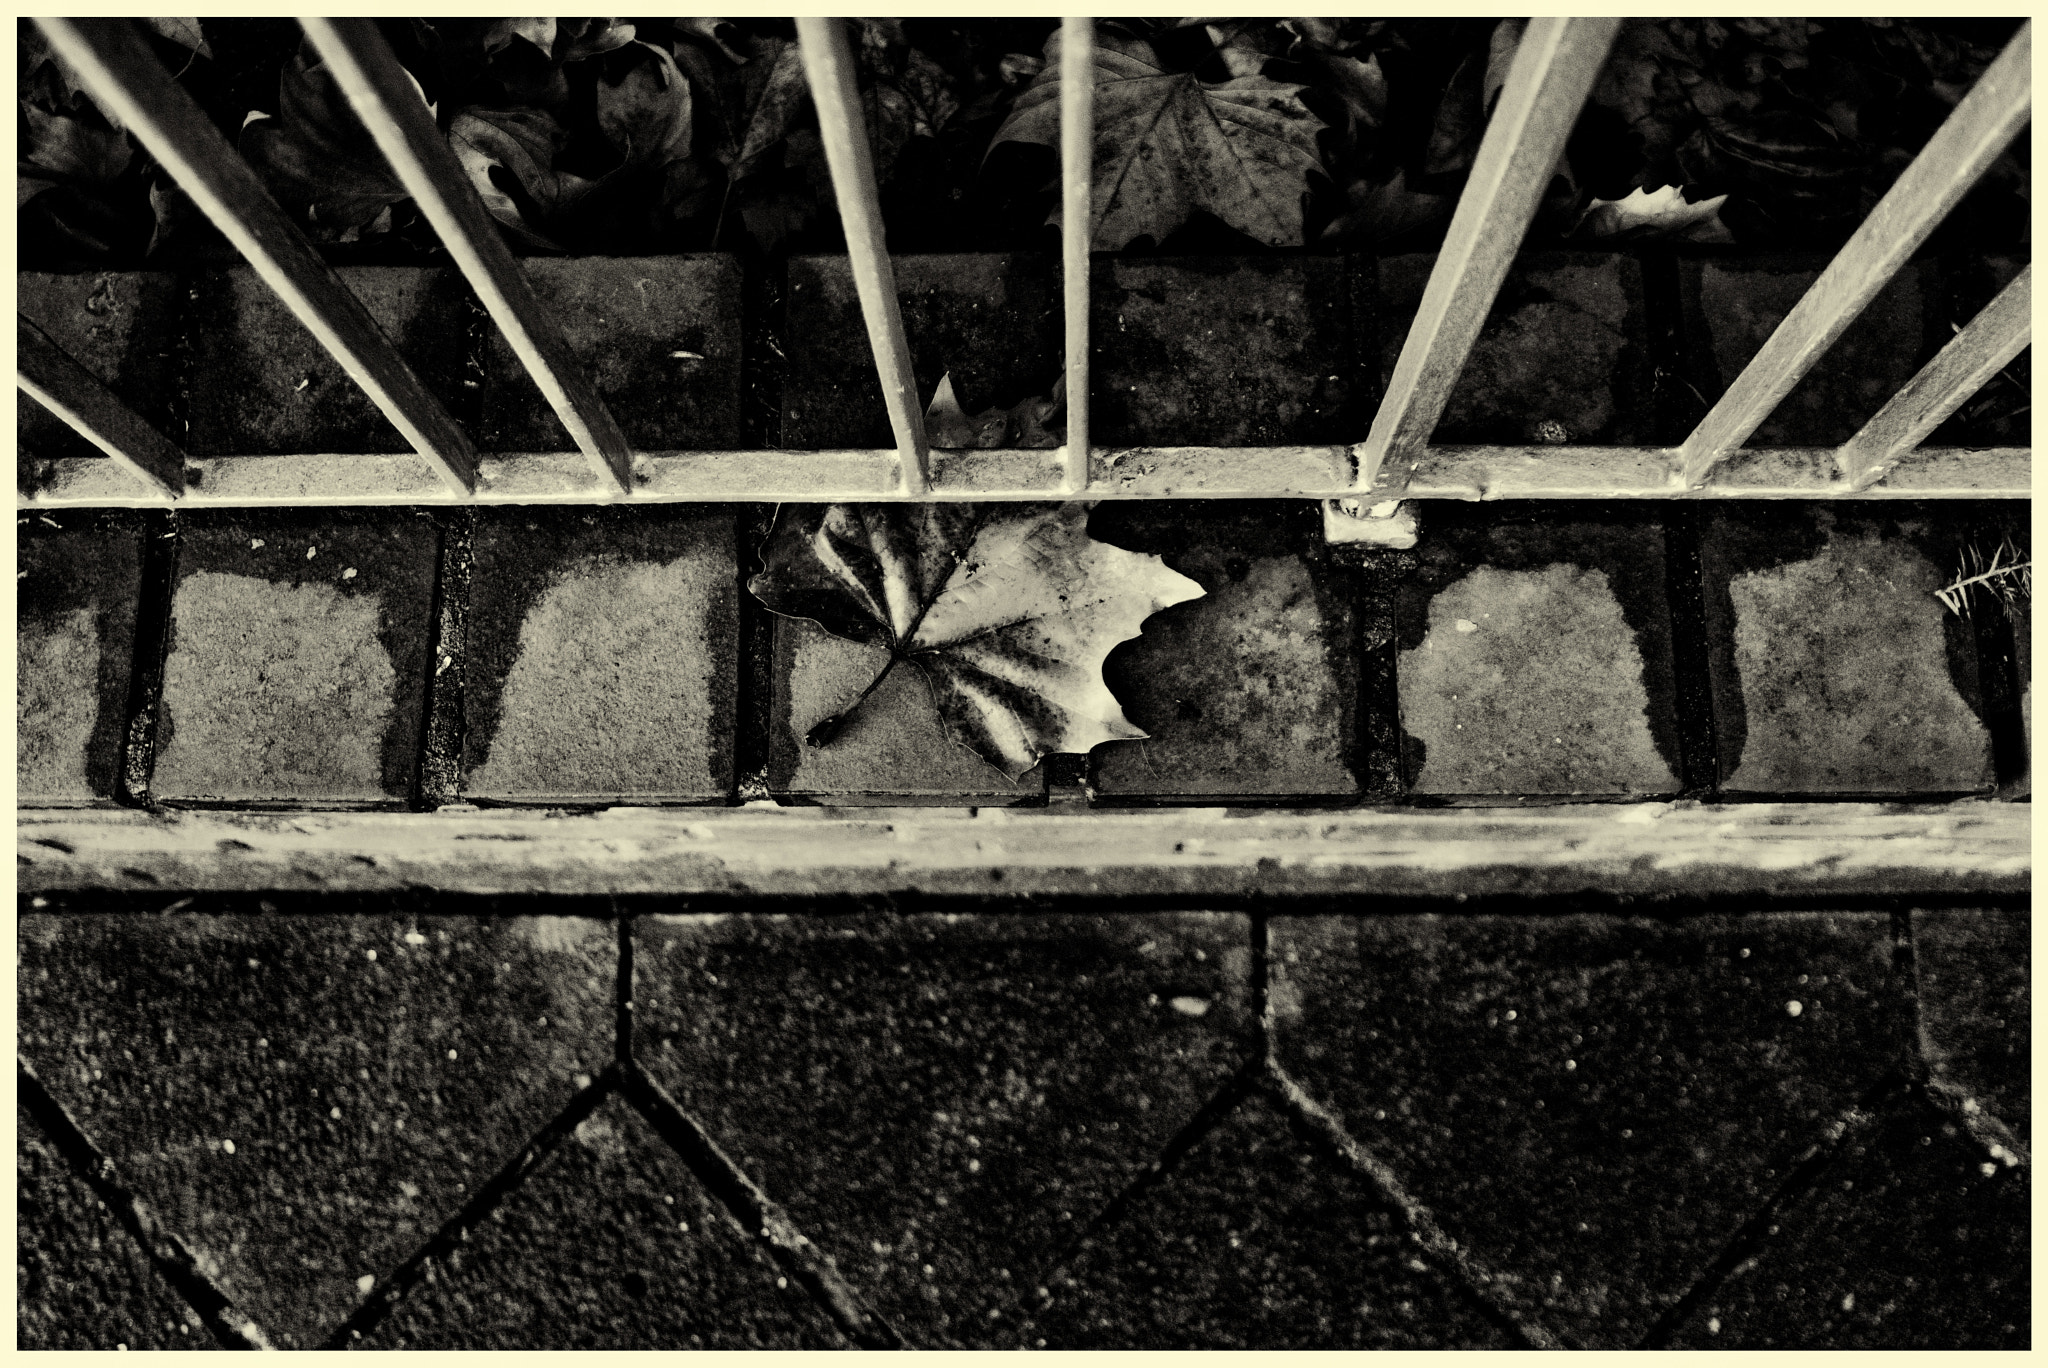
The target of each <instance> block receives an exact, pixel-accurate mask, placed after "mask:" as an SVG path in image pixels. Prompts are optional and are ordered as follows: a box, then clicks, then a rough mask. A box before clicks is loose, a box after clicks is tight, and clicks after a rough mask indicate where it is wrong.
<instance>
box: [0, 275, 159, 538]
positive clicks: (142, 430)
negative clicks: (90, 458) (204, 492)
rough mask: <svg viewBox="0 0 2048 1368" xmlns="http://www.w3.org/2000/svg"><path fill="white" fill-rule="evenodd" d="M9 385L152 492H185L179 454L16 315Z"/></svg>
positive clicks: (45, 334) (131, 410)
mask: <svg viewBox="0 0 2048 1368" xmlns="http://www.w3.org/2000/svg"><path fill="white" fill-rule="evenodd" d="M14 383H15V384H16V385H18V386H20V387H21V389H22V390H23V391H24V392H26V393H27V394H28V396H29V397H30V398H31V399H34V400H35V401H36V402H37V403H39V404H41V405H42V406H43V407H44V408H46V409H48V410H49V411H50V412H52V413H54V414H56V415H57V416H58V417H59V418H62V419H63V420H64V421H65V422H67V423H69V424H70V425H71V426H72V427H73V428H74V429H76V430H77V432H78V433H79V435H80V436H82V437H84V438H85V439H86V440H87V441H89V442H91V443H92V444H93V445H94V446H96V447H98V448H99V449H100V450H101V451H104V452H106V453H107V455H109V456H111V457H112V458H113V459H114V464H116V465H118V466H120V467H121V469H123V470H125V471H127V472H128V473H129V474H131V475H133V476H134V477H135V478H136V479H138V480H140V481H142V482H143V483H144V484H146V485H148V486H149V487H150V488H151V489H152V490H154V491H155V492H157V493H159V494H168V495H169V496H170V497H171V498H173V499H175V498H177V497H178V496H179V495H180V494H183V493H184V492H185V453H184V452H182V451H180V450H179V449H178V448H177V447H176V446H175V445H174V444H172V442H171V441H170V439H169V438H167V437H165V436H164V435H163V434H162V433H160V432H158V431H157V430H156V429H155V428H153V427H151V426H150V425H149V424H148V423H145V422H143V421H142V416H141V415H140V414H138V413H136V411H135V410H134V409H131V408H129V407H128V405H126V404H125V403H123V402H122V401H121V397H120V396H119V395H117V394H115V393H114V392H113V391H112V390H110V389H108V388H107V387H106V386H105V385H103V384H101V383H100V378H99V377H98V376H96V375H94V374H93V373H92V372H91V371H89V370H87V369H86V368H85V367H84V366H81V365H79V364H78V362H77V360H76V359H74V358H73V357H72V355H71V354H70V353H69V352H67V351H65V350H64V349H63V348H62V347H60V346H58V345H57V344H56V343H55V342H54V341H52V340H51V338H50V335H49V334H48V333H46V332H44V331H43V330H42V329H41V328H39V327H37V326H36V325H35V324H34V323H33V322H32V321H30V320H29V319H27V318H24V317H22V316H21V315H20V314H16V315H15V326H14Z"/></svg>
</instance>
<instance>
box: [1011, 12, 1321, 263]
mask: <svg viewBox="0 0 2048 1368" xmlns="http://www.w3.org/2000/svg"><path fill="white" fill-rule="evenodd" d="M1059 46H1060V36H1059V34H1058V33H1057V32H1055V33H1054V34H1053V35H1052V37H1051V38H1050V39H1048V40H1047V42H1046V45H1045V70H1044V71H1042V72H1041V73H1039V76H1038V79H1037V80H1035V81H1033V82H1032V83H1031V87H1030V89H1028V90H1026V91H1025V92H1024V93H1023V94H1022V95H1020V96H1018V97H1017V104H1016V107H1015V108H1014V109H1012V110H1011V111H1010V117H1009V118H1008V119H1006V120H1005V121H1004V123H1003V126H1002V127H1001V128H999V129H997V130H996V136H995V142H1004V141H1013V142H1035V143H1044V144H1046V145H1047V146H1049V147H1058V146H1059V137H1060V124H1059V103H1060V101H1059V92H1060V64H1059ZM1305 88H1306V87H1303V86H1299V85H1290V84H1287V83H1286V82H1282V81H1274V80H1269V79H1267V78H1266V77H1264V76H1240V77H1237V78H1235V79H1233V80H1229V81H1224V82H1223V83H1221V84H1220V85H1209V84H1206V83H1204V82H1202V81H1199V80H1197V79H1196V78H1195V77H1194V75H1193V74H1192V73H1188V72H1173V71H1168V70H1166V69H1165V68H1163V67H1162V66H1161V65H1160V64H1159V58H1158V57H1157V55H1156V54H1154V52H1153V50H1152V47H1151V45H1150V44H1149V43H1146V42H1145V41H1144V40H1143V39H1139V38H1130V37H1125V36H1124V35H1122V34H1119V33H1116V32H1114V31H1113V30H1110V29H1107V28H1105V29H1103V30H1102V31H1101V32H1099V33H1098V34H1097V36H1096V47H1095V196H1094V206H1093V212H1092V217H1093V219H1094V223H1093V224H1092V225H1091V229H1090V233H1091V237H1092V240H1093V242H1094V244H1095V249H1096V250H1097V251H1103V252H1114V251H1119V250H1121V249H1122V248H1124V247H1125V246H1127V245H1129V244H1130V243H1131V242H1132V241H1133V240H1134V239H1136V238H1140V237H1146V236H1149V237H1151V238H1152V239H1153V240H1154V241H1155V242H1156V241H1161V240H1163V239H1164V238H1165V237H1166V235H1167V234H1169V233H1171V232H1172V231H1173V230H1174V229H1176V228H1178V227H1180V226H1181V224H1183V223H1185V222H1187V219H1188V215H1189V214H1191V213H1193V212H1194V211H1195V210H1197V209H1202V210H1206V211H1208V212H1209V213H1211V214H1214V215H1215V216H1216V217H1217V218H1219V219H1221V220H1223V221H1224V222H1225V223H1227V224H1229V225H1230V226H1231V227H1233V228H1235V229H1237V230H1238V231H1239V232H1241V233H1244V234H1247V235H1248V236H1251V237H1255V238H1257V239H1258V240H1259V241H1261V242H1265V243H1269V244H1271V245H1273V246H1276V247H1281V246H1286V247H1293V246H1299V245H1300V244H1301V233H1302V209H1303V206H1302V200H1303V198H1304V197H1305V196H1306V195H1307V194H1308V188H1309V186H1308V177H1309V173H1310V172H1318V173H1320V172H1322V170H1323V165H1322V162H1321V161H1320V160H1319V159H1318V157H1317V153H1316V134H1317V133H1318V132H1319V131H1320V130H1321V129H1322V128H1323V126H1324V125H1323V121H1322V120H1321V119H1318V118H1317V117H1316V116H1315V115H1314V114H1312V113H1310V112H1309V110H1308V107H1307V106H1306V105H1304V104H1303V103H1302V102H1301V92H1302V91H1303V90H1304V89H1305ZM1058 220H1059V215H1058V212H1057V211H1055V212H1054V214H1053V216H1052V218H1051V219H1050V220H1048V221H1049V222H1058Z"/></svg>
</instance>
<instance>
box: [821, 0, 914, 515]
mask: <svg viewBox="0 0 2048 1368" xmlns="http://www.w3.org/2000/svg"><path fill="white" fill-rule="evenodd" d="M796 29H797V47H798V50H799V51H800V53H801V54H802V56H803V63H804V75H805V77H806V78H807V79H808V81H809V82H810V87H811V102H812V103H813V104H814V105H816V106H817V111H818V130H819V133H820V135H821V136H822V138H823V140H824V144H825V166H826V169H827V170H828V171H830V173H831V176H832V193H833V197H834V198H835V199H836V200H837V201H838V204H839V221H840V225H841V226H842V227H843V228H844V229H845V231H846V255H847V259H848V263H849V264H850V265H851V266H852V268H853V283H854V287H855V289H856V290H857V291H858V292H859V295H860V311H861V317H862V318H863V319H864V320H865V321H866V323H867V329H868V345H869V347H870V348H871V349H872V350H873V351H874V354H875V370H876V373H877V374H878V375H879V376H880V378H881V382H882V401H883V403H884V404H885V405H886V406H887V407H888V410H889V426H890V427H891V429H893V430H894V432H895V435H896V451H897V460H898V462H899V465H900V472H899V473H900V479H901V487H902V490H903V492H904V493H905V494H908V495H912V496H915V495H920V494H923V493H925V492H926V491H927V490H929V489H930V488H931V464H930V463H931V447H930V444H929V443H928V442H927V440H926V438H925V431H924V406H923V405H922V404H921V403H920V402H919V401H918V393H917V376H916V373H915V371H914V370H913V369H912V367H911V360H910V341H909V338H908V336H907V335H906V334H905V332H904V330H903V309H902V305H901V304H900V303H899V302H898V300H897V298H896V271H895V268H894V266H892V265H891V264H890V261H889V245H888V238H887V233H886V230H885V227H884V224H883V221H882V196H881V190H880V187H879V183H878V182H877V180H876V178H875V158H874V149H873V148H872V147H871V146H870V145H869V143H868V133H867V120H866V119H865V117H863V115H862V113H861V104H860V88H859V85H858V83H857V82H856V80H855V77H854V62H853V49H852V46H851V45H850V44H849V43H848V41H847V36H846V28H845V21H844V20H840V19H824V18H816V17H813V18H800V19H798V20H797V21H796Z"/></svg>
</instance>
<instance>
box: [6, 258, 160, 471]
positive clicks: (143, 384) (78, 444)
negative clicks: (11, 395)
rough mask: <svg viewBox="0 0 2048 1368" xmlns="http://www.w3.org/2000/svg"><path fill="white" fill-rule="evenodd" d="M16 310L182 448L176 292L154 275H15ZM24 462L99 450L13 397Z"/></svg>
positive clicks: (17, 440) (63, 424)
mask: <svg viewBox="0 0 2048 1368" xmlns="http://www.w3.org/2000/svg"><path fill="white" fill-rule="evenodd" d="M14 302H15V308H16V309H17V311H18V312H19V313H20V314H21V316H22V317H23V318H26V319H28V320H30V321H31V322H33V323H34V324H35V325H36V326H37V327H39V328H41V329H42V330H43V331H44V332H45V333H47V334H49V337H50V340H51V341H53V342H55V343H56V344H57V345H58V346H59V347H61V348H62V349H63V350H64V351H65V352H66V353H67V354H68V355H69V356H70V357H71V359H72V360H74V361H76V362H78V364H79V365H81V366H83V367H85V368H86V370H88V371H90V372H92V374H93V375H94V376H96V377H97V378H98V379H99V380H100V381H101V382H102V383H104V384H105V385H106V387H107V388H108V389H110V390H112V391H113V392H114V393H115V394H116V395H117V396H119V397H120V398H121V399H122V400H123V401H124V402H126V403H127V405H128V407H129V408H131V409H134V410H135V412H136V413H137V414H138V415H139V416H140V417H141V418H142V419H143V421H144V422H147V423H148V424H149V425H150V426H151V427H154V428H155V429H156V430H157V431H159V432H161V433H163V434H164V436H166V437H168V438H170V439H171V440H172V441H173V442H178V443H181V444H182V443H183V441H184V435H185V434H184V431H183V425H182V424H181V423H180V422H178V420H177V413H176V409H175V407H174V405H175V404H176V402H177V390H178V366H177V346H178V331H179V312H180V302H179V287H178V281H177V278H176V277H174V276H170V275H166V274H163V273H161V272H156V271H88V272H85V273H83V274H79V275H50V274H46V273H44V272H41V271H18V272H16V273H15V276H14ZM15 415H16V423H17V427H16V428H15V438H14V439H15V445H16V447H17V448H18V452H19V455H20V456H21V457H34V458H37V459H41V460H63V459H70V458H73V457H80V456H86V457H99V458H101V459H104V455H105V454H104V453H103V452H101V450H100V449H99V448H98V447H96V446H94V445H93V444H92V443H91V442H89V441H87V440H86V439H85V438H83V437H81V436H79V435H78V434H77V433H76V432H74V431H72V429H71V426H70V425H69V424H68V423H66V422H65V421H64V420H63V419H61V418H59V417H57V416H56V415H55V414H53V413H51V412H50V411H49V410H48V409H46V408H44V407H43V406H42V405H41V404H39V403H37V402H36V401H35V400H33V399H31V398H29V397H28V396H27V395H26V394H20V395H17V396H16V397H15Z"/></svg>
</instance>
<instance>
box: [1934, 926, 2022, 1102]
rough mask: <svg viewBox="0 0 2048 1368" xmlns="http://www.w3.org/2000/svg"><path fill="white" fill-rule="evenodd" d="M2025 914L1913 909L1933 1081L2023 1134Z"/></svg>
mask: <svg viewBox="0 0 2048 1368" xmlns="http://www.w3.org/2000/svg"><path fill="white" fill-rule="evenodd" d="M2031 938H2032V932H2031V922H2030V919H2029V917H2028V915H2027V913H2025V912H2022V911H2017V910H2002V909H1998V908H1982V909H1979V908H1941V909H1931V910H1930V909H1927V908H1919V909H1916V910H1915V911H1914V913H1913V962H1914V967H1915V974H1916V976H1917V978H1918V982H1919V993H1920V1048H1921V1052H1922V1053H1923V1055H1924V1056H1925V1057H1926V1060H1927V1064H1928V1067H1929V1068H1930V1069H1931V1070H1933V1072H1934V1075H1935V1077H1936V1078H1939V1079H1942V1080H1944V1081H1946V1082H1948V1083H1951V1084H1953V1085H1955V1086H1956V1087H1958V1088H1960V1089H1961V1090H1962V1091H1963V1092H1964V1094H1965V1095H1967V1096H1968V1097H1970V1098H1973V1099H1975V1100H1976V1102H1977V1104H1978V1105H1979V1106H1981V1107H1983V1108H1984V1109H1985V1110H1987V1111H1989V1112H1991V1113H1992V1115H1994V1116H1996V1117H1997V1118H1998V1119H1999V1120H2000V1121H2003V1122H2004V1123H2005V1124H2006V1125H2008V1126H2010V1127H2012V1128H2013V1130H2015V1131H2016V1132H2018V1133H2019V1135H2020V1136H2021V1137H2022V1138H2024V1137H2025V1136H2026V1134H2027V1130H2028V1126H2029V1116H2030V1113H2031V1111H2032V1107H2031V1101H2032V1093H2033V1088H2032V1078H2033V1074H2032V1067H2033V1066H2032V1052H2031V1049H2030V1046H2029V1042H2030V1040H2031V1035H2030V1033H2029V1017H2030V1011H2029V1002H2030V997H2029V975H2030V973H2031V968H2030V965H2029V962H2028V951H2029V946H2030V943H2031Z"/></svg>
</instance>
